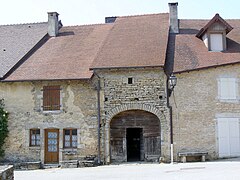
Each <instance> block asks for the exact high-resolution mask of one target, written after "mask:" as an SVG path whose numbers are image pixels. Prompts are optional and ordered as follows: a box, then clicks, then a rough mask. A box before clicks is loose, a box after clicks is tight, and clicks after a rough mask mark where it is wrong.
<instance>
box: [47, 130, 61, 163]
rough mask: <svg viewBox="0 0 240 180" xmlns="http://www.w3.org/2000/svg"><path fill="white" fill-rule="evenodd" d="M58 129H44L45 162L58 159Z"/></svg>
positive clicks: (56, 161) (54, 161)
mask: <svg viewBox="0 0 240 180" xmlns="http://www.w3.org/2000/svg"><path fill="white" fill-rule="evenodd" d="M58 147H59V130H58V129H46V130H45V163H48V164H49V163H58V161H59V155H58V154H59V151H58V149H59V148H58Z"/></svg>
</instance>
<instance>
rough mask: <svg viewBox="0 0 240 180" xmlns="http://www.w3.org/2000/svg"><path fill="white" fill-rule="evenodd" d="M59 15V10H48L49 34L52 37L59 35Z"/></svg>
mask: <svg viewBox="0 0 240 180" xmlns="http://www.w3.org/2000/svg"><path fill="white" fill-rule="evenodd" d="M58 15H59V14H58V13H57V12H48V35H49V36H51V37H56V36H57V35H58V29H59V25H58Z"/></svg>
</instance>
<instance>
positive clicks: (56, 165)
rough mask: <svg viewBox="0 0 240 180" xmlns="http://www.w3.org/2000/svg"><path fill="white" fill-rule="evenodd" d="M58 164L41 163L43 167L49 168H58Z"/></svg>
mask: <svg viewBox="0 0 240 180" xmlns="http://www.w3.org/2000/svg"><path fill="white" fill-rule="evenodd" d="M59 167H60V165H59V164H43V166H42V168H43V169H51V168H59Z"/></svg>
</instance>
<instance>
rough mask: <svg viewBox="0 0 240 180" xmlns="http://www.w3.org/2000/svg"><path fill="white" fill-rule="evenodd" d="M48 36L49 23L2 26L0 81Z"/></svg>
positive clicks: (0, 38) (0, 32)
mask: <svg viewBox="0 0 240 180" xmlns="http://www.w3.org/2000/svg"><path fill="white" fill-rule="evenodd" d="M46 34H47V23H45V22H43V23H28V24H13V25H1V26H0V79H1V78H2V77H4V76H5V75H6V73H7V72H9V71H10V70H11V68H12V67H13V66H14V65H15V64H16V63H18V61H19V60H20V59H22V58H23V57H24V56H25V55H26V54H27V53H28V52H29V51H30V50H31V49H32V48H33V46H35V45H36V44H37V43H38V42H39V41H40V40H41V39H42V38H43V37H44V36H45V35H46Z"/></svg>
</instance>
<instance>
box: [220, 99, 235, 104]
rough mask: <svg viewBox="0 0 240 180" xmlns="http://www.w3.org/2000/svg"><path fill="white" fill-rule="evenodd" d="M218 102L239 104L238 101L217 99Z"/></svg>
mask: <svg viewBox="0 0 240 180" xmlns="http://www.w3.org/2000/svg"><path fill="white" fill-rule="evenodd" d="M218 100H219V101H220V102H223V103H239V99H218Z"/></svg>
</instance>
